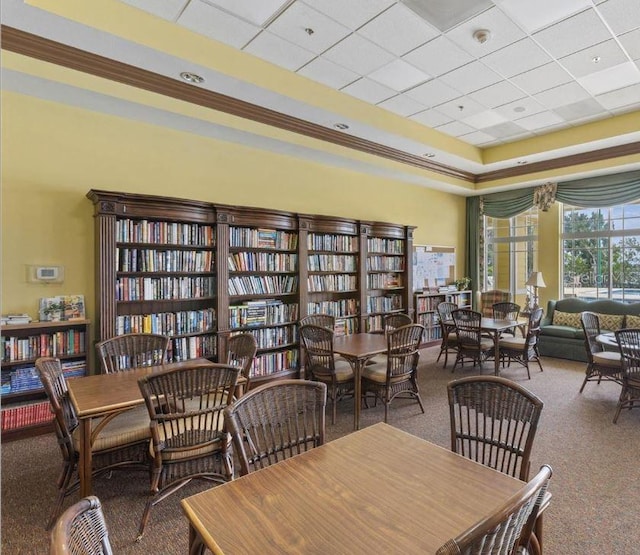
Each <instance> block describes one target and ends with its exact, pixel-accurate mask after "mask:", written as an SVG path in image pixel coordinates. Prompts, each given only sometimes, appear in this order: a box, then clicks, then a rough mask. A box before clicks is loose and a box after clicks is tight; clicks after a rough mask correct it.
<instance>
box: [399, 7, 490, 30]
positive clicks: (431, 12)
mask: <svg viewBox="0 0 640 555" xmlns="http://www.w3.org/2000/svg"><path fill="white" fill-rule="evenodd" d="M400 1H401V2H402V3H403V4H405V5H406V6H407V7H408V8H409V9H411V10H413V11H414V12H415V13H417V14H418V15H419V16H420V17H422V18H423V19H425V20H426V21H428V22H429V23H431V24H432V25H433V26H434V27H436V28H437V29H440V30H441V31H447V30H449V29H451V28H453V27H455V26H456V25H459V24H460V23H462V22H464V21H467V20H468V19H471V18H472V17H474V16H475V15H477V14H479V13H480V12H482V11H484V10H486V9H488V8H490V7H491V6H492V5H493V3H492V2H491V1H490V0H455V2H453V1H452V0H428V1H426V2H425V0H400Z"/></svg>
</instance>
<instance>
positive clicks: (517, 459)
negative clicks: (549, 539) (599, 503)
mask: <svg viewBox="0 0 640 555" xmlns="http://www.w3.org/2000/svg"><path fill="white" fill-rule="evenodd" d="M447 392H448V396H449V415H450V423H451V450H452V451H454V452H456V453H458V454H460V455H463V456H464V457H467V458H468V459H471V460H474V461H476V462H479V463H481V464H484V465H485V466H489V467H491V468H493V469H495V470H499V471H500V472H504V473H505V474H509V475H510V476H513V477H514V478H519V479H520V480H525V481H526V480H527V479H528V477H529V459H530V456H531V448H532V447H533V440H534V438H535V435H536V431H537V429H538V422H539V420H540V414H541V413H542V407H543V405H544V404H543V402H542V401H541V400H540V399H539V398H538V397H537V396H536V395H534V394H533V393H531V392H530V391H528V390H527V389H525V388H524V387H522V386H521V385H520V384H517V383H515V382H512V381H511V380H507V379H505V378H501V377H498V376H470V377H467V378H461V379H459V380H454V381H452V382H449V384H448V385H447Z"/></svg>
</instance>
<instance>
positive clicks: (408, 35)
mask: <svg viewBox="0 0 640 555" xmlns="http://www.w3.org/2000/svg"><path fill="white" fill-rule="evenodd" d="M358 34H359V35H362V36H364V37H366V38H368V39H369V40H370V41H371V42H375V43H376V44H377V45H378V46H381V47H382V48H384V49H385V50H388V51H389V52H392V53H393V54H395V55H396V56H402V55H403V54H406V53H407V52H409V51H410V50H413V49H414V48H416V47H418V46H420V45H421V44H424V43H425V42H427V41H429V40H431V39H433V38H435V37H437V36H438V35H439V34H440V33H439V31H437V30H436V29H435V28H434V27H432V26H431V25H429V24H428V23H427V22H426V21H424V20H422V19H420V18H419V17H418V16H417V15H416V14H415V13H413V12H412V11H411V10H409V9H407V8H405V7H404V6H403V5H402V4H395V5H393V6H391V7H390V8H389V9H388V10H386V11H384V12H382V13H381V14H380V15H379V16H378V17H376V18H375V19H374V20H373V21H370V22H369V23H367V24H366V25H365V26H364V27H361V28H360V29H359V30H358Z"/></svg>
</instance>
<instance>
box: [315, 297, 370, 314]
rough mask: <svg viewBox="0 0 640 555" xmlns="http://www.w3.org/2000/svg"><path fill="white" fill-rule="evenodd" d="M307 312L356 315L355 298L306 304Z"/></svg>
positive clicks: (356, 305)
mask: <svg viewBox="0 0 640 555" xmlns="http://www.w3.org/2000/svg"><path fill="white" fill-rule="evenodd" d="M307 314H329V315H330V316H337V317H345V316H357V314H358V300H357V299H340V300H335V301H321V302H317V303H308V304H307Z"/></svg>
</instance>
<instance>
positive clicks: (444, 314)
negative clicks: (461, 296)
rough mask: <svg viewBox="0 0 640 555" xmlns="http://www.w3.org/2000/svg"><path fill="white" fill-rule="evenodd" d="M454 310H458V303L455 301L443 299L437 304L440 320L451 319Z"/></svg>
mask: <svg viewBox="0 0 640 555" xmlns="http://www.w3.org/2000/svg"><path fill="white" fill-rule="evenodd" d="M454 310H458V305H457V304H456V303H450V302H447V301H443V302H441V303H439V304H438V315H439V316H440V321H443V320H445V321H453V316H451V313H452V312H453V311H454Z"/></svg>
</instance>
